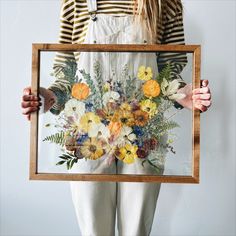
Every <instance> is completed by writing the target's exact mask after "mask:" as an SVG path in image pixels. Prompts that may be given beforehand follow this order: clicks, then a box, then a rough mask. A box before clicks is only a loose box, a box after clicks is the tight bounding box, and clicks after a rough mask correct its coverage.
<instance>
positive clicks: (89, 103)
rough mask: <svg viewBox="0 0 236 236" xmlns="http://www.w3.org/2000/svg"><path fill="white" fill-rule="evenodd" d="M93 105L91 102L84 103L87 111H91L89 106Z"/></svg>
mask: <svg viewBox="0 0 236 236" xmlns="http://www.w3.org/2000/svg"><path fill="white" fill-rule="evenodd" d="M92 107H93V104H92V103H91V102H87V103H85V108H86V110H87V111H91V108H92Z"/></svg>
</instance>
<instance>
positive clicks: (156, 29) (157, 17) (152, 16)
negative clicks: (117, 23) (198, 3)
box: [133, 0, 182, 44]
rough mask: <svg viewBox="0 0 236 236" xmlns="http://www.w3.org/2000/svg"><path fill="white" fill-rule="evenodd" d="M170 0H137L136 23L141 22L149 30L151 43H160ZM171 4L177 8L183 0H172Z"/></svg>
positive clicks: (135, 7)
mask: <svg viewBox="0 0 236 236" xmlns="http://www.w3.org/2000/svg"><path fill="white" fill-rule="evenodd" d="M167 2H168V0H135V3H134V8H133V14H134V20H135V22H136V23H138V24H141V25H142V26H143V27H144V28H145V29H146V31H147V33H148V35H149V37H150V41H151V43H154V44H156V43H158V40H159V37H160V32H161V28H162V26H163V20H164V14H165V12H166V10H167V9H168V4H167ZM171 5H172V6H174V9H177V7H178V5H179V6H181V10H182V4H181V0H172V1H171Z"/></svg>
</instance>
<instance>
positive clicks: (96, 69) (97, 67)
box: [93, 61, 104, 97]
mask: <svg viewBox="0 0 236 236" xmlns="http://www.w3.org/2000/svg"><path fill="white" fill-rule="evenodd" d="M93 70H94V78H95V80H96V81H97V85H98V91H99V93H100V96H101V97H102V95H103V84H104V82H103V79H102V70H101V66H100V63H99V61H95V63H94V65H93Z"/></svg>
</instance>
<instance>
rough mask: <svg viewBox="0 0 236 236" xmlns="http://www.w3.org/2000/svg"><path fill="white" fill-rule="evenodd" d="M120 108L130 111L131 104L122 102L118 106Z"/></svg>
mask: <svg viewBox="0 0 236 236" xmlns="http://www.w3.org/2000/svg"><path fill="white" fill-rule="evenodd" d="M120 108H121V109H122V110H126V111H131V106H130V104H129V103H127V102H124V103H122V104H121V106H120Z"/></svg>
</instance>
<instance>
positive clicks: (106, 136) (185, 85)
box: [38, 52, 192, 176]
mask: <svg viewBox="0 0 236 236" xmlns="http://www.w3.org/2000/svg"><path fill="white" fill-rule="evenodd" d="M40 60H41V61H40V87H42V88H49V87H50V88H51V90H53V91H54V93H55V94H56V95H57V98H58V102H59V104H56V105H54V106H53V107H52V109H51V110H49V111H47V112H46V113H43V112H42V111H41V114H40V116H39V136H38V172H39V173H90V174H91V173H96V174H97V173H100V174H140V175H142V174H145V175H184V176H189V175H191V173H192V137H191V135H192V113H191V110H189V109H186V108H184V109H178V108H177V106H179V104H180V103H182V102H183V101H184V100H185V99H186V94H187V91H189V90H190V91H191V89H192V87H191V83H192V54H191V53H187V54H186V53H175V52H148V53H145V52H129V53H128V52H81V53H78V52H75V53H74V54H70V53H68V52H65V53H62V52H60V53H58V55H57V57H56V59H55V53H54V52H41V59H40ZM53 67H54V69H53ZM40 91H41V93H42V95H43V92H42V91H43V90H42V89H41V90H40ZM44 96H45V95H44ZM176 101H178V103H176ZM189 105H191V104H189ZM58 108H59V110H58ZM42 110H43V108H42ZM58 113H59V114H58ZM56 163H59V164H57V165H56Z"/></svg>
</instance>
